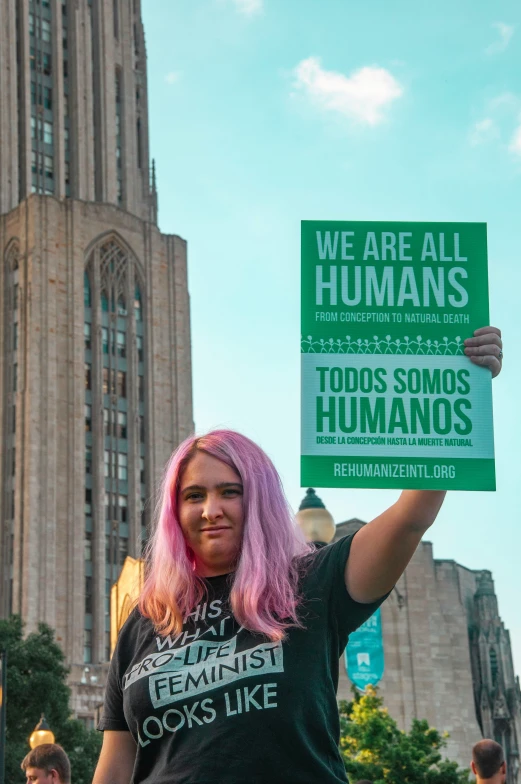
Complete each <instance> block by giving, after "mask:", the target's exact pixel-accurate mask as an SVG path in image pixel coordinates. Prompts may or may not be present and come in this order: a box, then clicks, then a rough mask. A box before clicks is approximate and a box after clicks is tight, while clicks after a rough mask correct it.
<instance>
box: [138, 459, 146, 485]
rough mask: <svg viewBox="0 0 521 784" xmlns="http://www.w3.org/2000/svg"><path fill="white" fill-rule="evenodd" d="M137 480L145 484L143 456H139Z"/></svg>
mask: <svg viewBox="0 0 521 784" xmlns="http://www.w3.org/2000/svg"><path fill="white" fill-rule="evenodd" d="M139 481H140V482H141V484H142V485H144V484H145V458H144V457H140V458H139Z"/></svg>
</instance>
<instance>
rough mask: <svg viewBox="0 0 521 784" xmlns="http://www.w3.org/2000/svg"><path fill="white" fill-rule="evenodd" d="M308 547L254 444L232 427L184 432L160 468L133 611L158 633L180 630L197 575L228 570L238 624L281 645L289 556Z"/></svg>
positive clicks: (288, 615) (195, 597)
mask: <svg viewBox="0 0 521 784" xmlns="http://www.w3.org/2000/svg"><path fill="white" fill-rule="evenodd" d="M311 549H312V548H310V546H309V545H307V544H306V542H305V541H304V537H303V535H302V533H301V532H300V530H299V529H298V527H297V525H296V523H295V519H294V517H293V515H292V513H291V510H290V508H289V505H288V503H287V500H286V498H285V496H284V492H283V489H282V485H281V481H280V478H279V475H278V474H277V471H276V470H275V467H274V465H273V463H272V462H271V460H270V459H269V457H268V456H267V455H266V454H265V452H263V450H262V449H261V448H260V447H259V446H257V444H255V443H254V442H253V441H250V439H249V438H246V437H245V436H243V435H241V434H240V433H236V432H233V431H231V430H214V431H211V432H210V433H207V434H206V435H204V436H200V437H196V436H192V437H190V438H188V439H186V441H184V442H183V443H182V444H181V445H180V446H179V447H178V448H177V449H176V451H175V452H174V453H173V455H172V457H171V458H170V461H169V463H168V465H167V467H166V470H165V474H164V479H163V483H162V486H161V496H160V500H159V504H158V513H157V524H156V529H155V531H154V534H153V536H152V537H151V540H150V544H149V548H148V552H147V578H146V580H145V585H144V587H143V591H142V594H141V598H140V609H141V612H142V613H143V614H144V615H146V616H148V617H149V618H151V619H152V620H153V622H154V624H155V626H156V628H157V629H158V630H160V631H161V632H162V633H164V634H170V633H171V632H175V631H179V630H180V628H181V626H182V619H183V618H184V617H185V615H186V614H187V613H188V612H190V611H191V609H192V608H193V607H194V606H195V605H196V604H197V602H198V601H200V600H201V598H202V596H203V594H204V590H205V589H204V584H203V580H202V578H205V577H214V576H218V575H223V574H229V573H231V572H233V573H234V576H233V578H232V581H233V585H232V589H231V604H232V609H233V611H234V615H235V617H236V618H237V620H238V621H239V622H240V623H241V624H242V625H243V626H245V627H246V628H249V629H250V630H252V631H258V632H261V633H264V634H267V635H268V636H269V637H271V638H272V639H280V638H282V637H283V636H284V629H285V628H287V626H288V622H289V623H296V622H297V617H296V605H297V598H296V595H295V589H296V580H297V568H296V565H295V563H294V561H295V557H296V556H300V555H304V554H305V553H307V552H310V550H311Z"/></svg>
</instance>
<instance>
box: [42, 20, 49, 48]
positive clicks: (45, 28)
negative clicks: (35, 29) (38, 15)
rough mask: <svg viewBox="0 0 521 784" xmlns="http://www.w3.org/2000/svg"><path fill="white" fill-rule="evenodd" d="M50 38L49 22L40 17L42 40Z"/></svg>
mask: <svg viewBox="0 0 521 784" xmlns="http://www.w3.org/2000/svg"><path fill="white" fill-rule="evenodd" d="M50 40H51V23H50V22H48V21H47V19H42V41H45V42H46V43H48V42H49V41H50Z"/></svg>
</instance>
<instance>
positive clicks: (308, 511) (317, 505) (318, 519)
mask: <svg viewBox="0 0 521 784" xmlns="http://www.w3.org/2000/svg"><path fill="white" fill-rule="evenodd" d="M296 518H297V523H298V524H299V527H300V528H301V529H302V531H303V532H304V536H305V537H306V539H307V541H308V542H314V543H315V544H329V542H330V541H331V540H332V539H333V537H334V535H335V521H334V520H333V518H332V517H331V515H330V514H329V512H328V511H327V509H326V507H325V505H324V503H323V501H322V500H321V499H320V498H319V497H318V495H317V494H316V493H315V491H314V489H313V488H312V487H308V489H307V490H306V495H305V496H304V498H303V499H302V503H301V504H300V506H299V509H298V512H297V514H296Z"/></svg>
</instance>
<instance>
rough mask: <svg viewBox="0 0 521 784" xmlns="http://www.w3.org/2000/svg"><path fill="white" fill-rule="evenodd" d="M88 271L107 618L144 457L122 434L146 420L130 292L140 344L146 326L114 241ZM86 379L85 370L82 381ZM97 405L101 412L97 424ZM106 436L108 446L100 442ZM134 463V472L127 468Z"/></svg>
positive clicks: (132, 277) (131, 437) (92, 438)
mask: <svg viewBox="0 0 521 784" xmlns="http://www.w3.org/2000/svg"><path fill="white" fill-rule="evenodd" d="M86 269H87V271H88V272H89V271H90V275H89V279H90V281H91V283H92V288H91V298H92V306H94V305H96V304H97V305H98V309H97V310H93V315H94V316H96V315H97V317H98V318H99V323H98V324H97V327H98V328H99V330H100V331H99V333H97V332H96V331H95V330H94V329H93V330H92V334H93V335H95V334H99V335H100V339H98V341H96V340H94V341H93V344H92V345H93V348H94V349H95V350H96V351H98V352H99V355H98V357H97V358H96V357H91V353H92V351H91V352H90V353H89V354H88V355H87V354H86V359H85V361H86V363H87V362H90V361H92V363H93V367H95V366H96V364H97V363H99V365H100V367H101V373H99V374H95V373H93V374H92V375H91V376H87V375H86V379H87V378H89V379H90V387H91V389H89V384H86V388H85V403H86V405H89V406H90V404H91V398H92V403H93V404H94V405H95V406H96V409H94V407H93V408H92V424H91V427H92V432H90V431H89V430H88V429H87V424H86V436H85V438H86V443H85V448H86V450H88V449H90V448H91V444H92V449H95V448H96V432H95V431H96V428H98V429H99V431H100V432H99V433H98V435H99V436H100V439H101V442H102V443H103V453H104V455H103V458H102V459H104V466H105V476H104V488H103V489H104V495H103V499H104V500H102V501H101V502H99V501H98V502H95V503H94V504H93V510H92V513H93V517H94V518H96V517H97V519H98V520H105V521H106V523H107V529H106V533H105V532H104V531H103V527H101V528H100V529H99V531H100V532H99V533H96V532H94V534H93V536H94V539H95V540H96V539H103V537H105V575H106V579H105V594H104V596H103V597H98V604H97V605H96V603H94V604H93V607H96V606H98V607H101V606H102V600H103V599H104V602H105V604H104V607H105V615H106V616H107V615H108V614H109V611H110V590H111V587H112V585H113V583H114V581H115V580H117V579H118V577H119V574H120V571H121V566H122V564H123V560H124V557H125V555H126V554H127V553H129V552H130V554H131V555H138V553H133V552H132V546H131V540H130V538H129V537H130V533H131V532H132V530H135V529H136V528H137V529H138V530H139V529H140V521H139V520H136V521H134V520H133V519H131V510H133V508H134V506H133V504H131V503H130V501H129V494H130V493H132V492H133V487H134V485H133V481H134V479H133V478H134V477H135V476H136V473H137V472H136V469H137V461H140V460H141V457H143V458H144V456H145V452H144V444H143V443H142V442H141V440H140V433H139V430H138V429H137V428H128V427H127V423H128V422H131V421H136V418H137V417H139V419H144V417H145V403H144V401H143V400H142V398H143V396H144V392H143V393H142V394H141V395H140V390H141V382H140V381H139V378H140V377H141V375H142V374H143V373H144V361H143V362H141V364H140V366H139V369H137V368H136V367H135V363H132V362H130V361H129V355H130V351H129V349H130V347H131V346H132V342H131V337H132V334H133V332H134V325H133V322H134V321H135V319H138V316H137V313H136V310H135V307H136V305H135V301H133V298H134V300H135V292H136V291H137V292H138V294H137V297H138V302H139V308H138V311H139V322H138V323H136V324H135V328H136V336H137V335H139V336H140V339H141V341H142V342H143V336H144V329H145V325H144V324H143V322H142V321H141V294H140V291H139V288H138V287H137V283H138V281H141V277H140V276H139V270H138V268H137V264H136V261H135V260H134V258H133V257H132V255H131V254H130V253H129V252H128V250H126V248H125V246H124V245H123V243H122V242H120V240H119V239H118V238H117V237H109V238H105V239H103V240H102V241H101V242H100V243H99V244H98V245H97V246H96V247H94V249H93V250H92V251H91V253H90V254H89V257H88V259H87V264H86ZM93 270H97V271H98V272H99V274H96V275H94V274H93ZM93 281H96V282H95V283H94V282H93ZM98 281H99V283H98ZM96 299H97V300H98V301H97V302H96ZM87 315H88V318H89V319H90V311H88V312H87V313H86V317H87ZM131 327H132V329H131ZM136 371H137V375H136ZM87 372H88V370H87V365H86V374H87ZM99 404H101V407H102V412H101V414H102V415H101V416H100V415H99V408H98V406H99ZM95 410H97V411H98V415H97V416H94V411H95ZM86 412H87V408H86ZM88 413H89V415H90V413H91V408H89V409H88ZM107 436H110V438H106V437H107ZM131 456H132V457H131ZM134 460H135V461H136V465H134V464H133V461H134ZM139 465H140V463H139ZM91 482H92V469H91V468H90V469H87V467H86V469H85V483H86V486H89V483H91ZM141 490H142V493H145V492H146V490H145V487H142V488H141ZM96 497H99V496H96ZM97 503H100V508H96V507H97ZM133 527H134V528H133ZM90 530H92V520H88V519H87V518H86V520H85V532H86V535H87V533H89V531H90ZM100 545H102V541H94V543H93V546H94V547H97V548H98V550H97V552H99V549H100ZM100 612H101V611H100ZM107 620H108V619H107V618H106V617H105V618H100V617H99V615H97V614H96V617H92V619H91V618H90V617H89V618H87V617H86V619H85V629H86V630H88V629H89V626H88V624H89V623H91V622H92V624H93V627H92V628H93V629H97V633H98V634H100V633H102V632H101V631H100V629H102V627H103V623H107ZM93 633H94V632H93ZM109 653H110V649H109V646H108V645H107V656H108V655H109Z"/></svg>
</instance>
